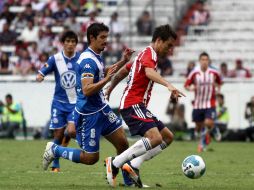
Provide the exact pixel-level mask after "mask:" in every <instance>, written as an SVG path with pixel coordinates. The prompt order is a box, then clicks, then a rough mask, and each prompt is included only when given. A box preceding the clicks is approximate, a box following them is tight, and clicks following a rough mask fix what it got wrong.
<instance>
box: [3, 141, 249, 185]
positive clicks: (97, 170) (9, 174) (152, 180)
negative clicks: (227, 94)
mask: <svg viewBox="0 0 254 190" xmlns="http://www.w3.org/2000/svg"><path fill="white" fill-rule="evenodd" d="M45 145H46V141H10V140H0V189H1V190H19V189H22V190H37V189H52V190H53V189H54V190H58V189H59V190H67V189H68V190H70V189H73V190H81V189H82V190H86V189H87V190H90V189H112V188H110V187H109V186H108V184H107V183H106V181H105V168H104V166H103V159H104V158H105V157H106V156H110V155H114V148H113V147H112V145H111V144H109V143H108V142H106V141H105V140H102V141H101V154H100V161H99V162H98V163H97V164H95V165H94V166H85V165H82V164H74V163H72V162H70V161H67V160H61V167H62V168H61V171H62V172H61V173H51V172H48V171H47V172H44V171H42V166H41V160H42V159H41V157H42V153H43V150H44V148H45ZM70 146H74V147H77V145H76V143H75V142H72V143H71V145H70ZM196 146H197V144H196V142H174V143H173V144H172V145H171V146H170V148H168V149H166V150H165V151H164V152H163V153H162V154H160V155H159V156H157V157H155V158H154V159H152V160H150V161H149V162H145V163H144V164H143V166H142V168H141V177H142V180H143V183H144V184H147V185H150V186H151V188H150V189H161V190H162V189H169V190H188V189H193V190H247V189H249V190H253V189H254V144H253V143H224V142H223V143H214V142H213V143H212V144H211V147H212V148H213V149H214V151H213V152H204V153H202V154H200V155H201V157H203V159H204V161H205V163H206V173H205V175H204V176H203V177H201V178H200V179H194V180H192V179H188V178H187V177H185V176H184V175H183V174H182V171H181V162H182V161H183V159H184V158H185V157H186V156H188V155H191V154H197V152H196V148H197V147H196ZM118 182H122V177H121V175H119V176H118ZM156 184H159V185H161V187H158V185H156ZM117 189H130V188H126V187H125V188H124V187H120V186H119V187H118V188H117Z"/></svg>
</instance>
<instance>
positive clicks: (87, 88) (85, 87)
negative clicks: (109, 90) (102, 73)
mask: <svg viewBox="0 0 254 190" xmlns="http://www.w3.org/2000/svg"><path fill="white" fill-rule="evenodd" d="M116 67H117V65H112V66H110V67H109V69H108V72H107V75H106V77H105V78H103V79H102V80H100V81H99V82H97V83H94V82H93V78H83V79H82V80H81V83H82V92H83V94H84V95H85V96H91V95H93V94H95V93H97V92H98V91H100V90H101V89H102V88H103V87H104V86H105V85H106V84H107V83H108V82H109V81H110V80H111V78H112V76H113V75H114V74H115V73H116Z"/></svg>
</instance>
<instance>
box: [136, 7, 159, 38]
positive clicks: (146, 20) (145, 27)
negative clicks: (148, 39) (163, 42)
mask: <svg viewBox="0 0 254 190" xmlns="http://www.w3.org/2000/svg"><path fill="white" fill-rule="evenodd" d="M154 24H155V23H154V21H153V20H152V18H151V16H150V13H149V12H148V11H144V12H143V13H142V15H141V16H140V17H139V18H138V20H137V22H136V25H137V29H138V34H139V35H142V36H147V35H152V31H153V27H154Z"/></svg>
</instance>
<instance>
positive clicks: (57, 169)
mask: <svg viewBox="0 0 254 190" xmlns="http://www.w3.org/2000/svg"><path fill="white" fill-rule="evenodd" d="M51 172H54V173H58V172H60V168H54V167H52V168H51Z"/></svg>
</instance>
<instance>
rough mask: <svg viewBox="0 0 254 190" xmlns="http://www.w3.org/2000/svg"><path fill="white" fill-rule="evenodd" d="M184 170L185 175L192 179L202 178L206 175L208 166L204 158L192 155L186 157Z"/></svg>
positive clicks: (183, 164)
mask: <svg viewBox="0 0 254 190" xmlns="http://www.w3.org/2000/svg"><path fill="white" fill-rule="evenodd" d="M182 170H183V173H184V175H185V176H187V177H188V178H191V179H197V178H200V177H201V176H202V175H204V173H205V170H206V166H205V162H204V160H203V159H202V158H201V157H200V156H198V155H191V156H188V157H186V158H185V159H184V161H183V163H182Z"/></svg>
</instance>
